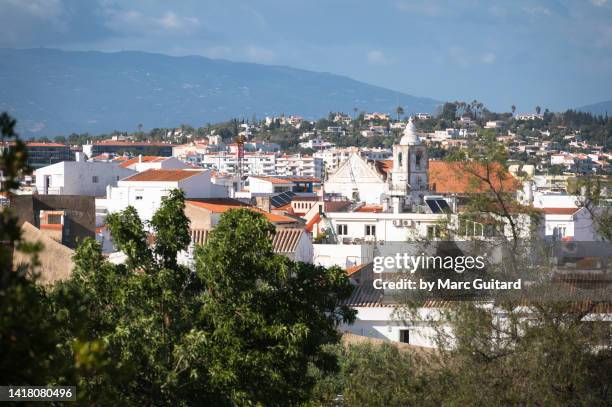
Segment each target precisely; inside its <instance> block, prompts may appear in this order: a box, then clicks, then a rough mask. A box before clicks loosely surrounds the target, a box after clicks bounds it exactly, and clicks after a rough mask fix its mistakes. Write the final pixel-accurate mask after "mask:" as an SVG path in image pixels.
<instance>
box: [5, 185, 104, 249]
mask: <svg viewBox="0 0 612 407" xmlns="http://www.w3.org/2000/svg"><path fill="white" fill-rule="evenodd" d="M95 205H96V204H95V197H93V196H81V195H11V197H10V206H11V210H12V213H13V214H14V215H15V216H16V217H17V219H18V223H19V224H20V225H22V224H24V223H25V222H28V223H29V224H31V225H33V226H34V227H36V228H38V229H39V230H41V232H42V233H43V234H45V235H46V236H47V237H49V238H51V239H53V240H55V241H57V242H59V243H61V244H62V245H64V246H66V247H69V248H72V249H74V248H76V247H77V246H78V245H79V243H80V242H82V241H83V240H84V239H85V238H87V237H91V238H93V237H94V236H95V228H96V206H95Z"/></svg>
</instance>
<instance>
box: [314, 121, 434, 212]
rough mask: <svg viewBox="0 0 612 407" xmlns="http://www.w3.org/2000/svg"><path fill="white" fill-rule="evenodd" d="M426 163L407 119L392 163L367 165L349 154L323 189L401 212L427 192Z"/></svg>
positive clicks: (421, 146)
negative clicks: (385, 205) (391, 207)
mask: <svg viewBox="0 0 612 407" xmlns="http://www.w3.org/2000/svg"><path fill="white" fill-rule="evenodd" d="M428 162H429V161H428V157H427V148H426V146H425V145H423V144H422V143H421V140H420V139H419V138H418V136H417V135H416V129H415V126H414V123H413V122H412V118H411V119H410V120H409V121H408V124H407V125H406V129H405V130H404V134H403V136H402V138H401V140H400V143H399V144H396V145H394V146H393V160H391V161H375V162H371V163H370V162H367V161H366V160H364V159H363V158H362V157H361V156H359V155H357V154H352V155H351V156H350V157H349V159H348V160H346V161H345V162H344V163H342V164H341V165H340V167H339V168H338V170H337V171H335V172H334V173H333V174H331V175H330V176H329V178H328V179H327V180H326V182H325V185H324V190H325V192H326V193H334V194H339V195H342V196H345V197H347V198H349V199H352V200H355V201H360V202H365V203H369V204H383V203H385V204H387V205H389V206H393V208H394V212H402V211H403V209H404V208H405V207H407V206H410V205H413V204H418V203H419V202H420V201H421V200H422V197H423V195H424V194H425V192H426V191H427V188H428V167H429V164H428Z"/></svg>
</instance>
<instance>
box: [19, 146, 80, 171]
mask: <svg viewBox="0 0 612 407" xmlns="http://www.w3.org/2000/svg"><path fill="white" fill-rule="evenodd" d="M26 149H27V152H28V165H29V166H30V167H32V168H40V167H44V166H45V165H50V164H55V163H59V162H62V161H70V160H73V159H74V158H73V156H72V153H71V151H70V147H68V146H66V145H64V144H58V143H34V142H31V143H26Z"/></svg>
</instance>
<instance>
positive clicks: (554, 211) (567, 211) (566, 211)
mask: <svg viewBox="0 0 612 407" xmlns="http://www.w3.org/2000/svg"><path fill="white" fill-rule="evenodd" d="M541 210H542V211H543V212H544V213H545V214H546V215H573V214H574V213H576V212H578V211H579V210H580V208H541Z"/></svg>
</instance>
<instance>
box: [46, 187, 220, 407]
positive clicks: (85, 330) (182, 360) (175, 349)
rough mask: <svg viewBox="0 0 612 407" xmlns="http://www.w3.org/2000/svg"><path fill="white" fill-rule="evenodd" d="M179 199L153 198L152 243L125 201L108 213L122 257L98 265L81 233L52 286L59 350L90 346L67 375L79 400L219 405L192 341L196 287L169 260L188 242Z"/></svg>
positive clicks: (174, 194)
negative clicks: (68, 264) (68, 265)
mask: <svg viewBox="0 0 612 407" xmlns="http://www.w3.org/2000/svg"><path fill="white" fill-rule="evenodd" d="M183 201H184V196H183V193H182V192H181V191H179V190H173V191H171V192H170V194H169V195H168V197H166V198H165V199H164V200H163V201H162V204H161V207H160V208H159V209H158V210H157V212H156V213H155V215H154V216H153V219H152V220H151V222H150V227H151V231H152V232H154V234H155V239H154V242H153V243H152V244H149V242H148V240H147V233H146V231H145V228H144V227H145V225H144V224H143V222H142V221H141V220H140V219H139V217H138V215H137V213H136V211H135V210H134V209H133V208H131V207H128V208H127V209H126V210H125V211H123V212H121V213H118V214H113V215H109V216H108V217H107V223H108V226H109V228H110V231H111V235H112V237H113V241H114V243H115V244H116V245H117V247H118V248H120V249H121V250H122V251H123V252H124V253H125V254H126V256H127V260H126V262H125V264H120V265H115V264H111V263H109V262H107V261H106V260H105V258H104V257H103V256H102V254H101V249H100V246H99V244H98V243H97V242H95V241H94V240H93V239H86V240H85V241H84V242H83V244H81V245H80V246H79V248H78V249H77V251H76V255H75V258H74V261H75V269H74V271H73V274H72V276H71V278H70V279H69V280H68V281H66V282H63V283H60V284H58V285H56V286H55V287H54V288H53V304H54V306H55V308H56V309H57V313H59V314H61V315H64V316H65V317H64V321H63V324H62V327H63V330H62V336H63V338H64V343H65V344H66V346H65V347H67V348H70V346H69V344H72V343H82V342H84V341H87V342H89V343H90V344H92V345H95V346H89V348H91V349H93V351H90V352H89V353H88V355H89V356H87V357H85V356H84V357H82V358H81V359H83V360H84V361H83V362H82V364H83V365H84V366H83V367H82V369H81V371H80V372H79V373H78V374H77V376H76V379H75V380H77V381H78V388H79V392H80V393H81V396H82V397H83V399H84V401H86V402H88V403H96V402H97V403H100V404H111V403H113V402H121V403H125V404H134V405H193V404H209V405H211V404H213V405H223V404H224V403H225V402H224V400H225V398H224V397H223V395H221V394H218V393H215V392H214V390H213V389H211V388H210V385H209V382H208V370H207V367H206V360H207V358H206V353H205V352H202V349H200V348H198V347H197V345H198V344H199V342H198V336H197V335H196V333H195V332H197V328H198V326H197V324H195V323H194V321H197V319H198V315H199V312H200V309H201V294H202V292H203V287H202V286H201V284H200V282H199V280H198V279H197V278H195V275H194V273H193V272H191V271H190V270H189V269H188V268H186V267H184V266H180V265H178V262H177V254H178V252H179V251H180V250H185V249H186V248H187V245H188V243H189V234H188V221H187V220H186V217H185V215H184V213H183ZM199 328H200V329H202V328H204V327H199ZM100 339H102V340H100ZM89 348H88V349H89ZM75 356H76V357H79V353H77V354H76V355H75ZM90 361H92V362H91V363H90ZM111 361H112V363H110V362H111Z"/></svg>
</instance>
